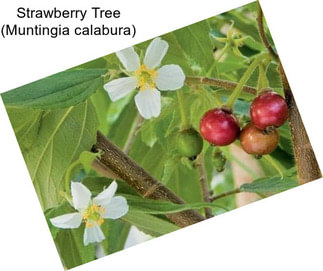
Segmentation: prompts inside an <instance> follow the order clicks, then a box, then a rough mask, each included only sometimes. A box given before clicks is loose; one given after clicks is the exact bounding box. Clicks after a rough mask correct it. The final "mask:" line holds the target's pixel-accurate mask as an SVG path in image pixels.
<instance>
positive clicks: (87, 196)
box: [71, 182, 91, 210]
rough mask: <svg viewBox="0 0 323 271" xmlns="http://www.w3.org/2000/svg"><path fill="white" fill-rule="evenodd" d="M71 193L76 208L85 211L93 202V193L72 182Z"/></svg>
mask: <svg viewBox="0 0 323 271" xmlns="http://www.w3.org/2000/svg"><path fill="white" fill-rule="evenodd" d="M71 190H72V191H71V192H72V198H73V205H74V208H75V209H77V210H84V209H86V208H87V207H88V206H89V203H90V200H91V192H90V190H89V189H87V188H86V186H85V185H83V184H81V183H77V182H72V184H71Z"/></svg>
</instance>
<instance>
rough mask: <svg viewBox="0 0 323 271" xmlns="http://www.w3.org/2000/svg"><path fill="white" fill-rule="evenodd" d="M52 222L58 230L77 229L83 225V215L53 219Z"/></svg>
mask: <svg viewBox="0 0 323 271" xmlns="http://www.w3.org/2000/svg"><path fill="white" fill-rule="evenodd" d="M50 222H51V223H52V224H53V225H54V226H55V227H57V228H61V229H75V228H78V227H79V226H80V225H81V222H82V215H81V214H80V213H71V214H66V215H61V216H57V217H54V218H51V219H50Z"/></svg>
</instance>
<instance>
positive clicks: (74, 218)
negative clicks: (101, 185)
mask: <svg viewBox="0 0 323 271" xmlns="http://www.w3.org/2000/svg"><path fill="white" fill-rule="evenodd" d="M117 187H118V185H117V183H116V182H115V181H114V182H112V183H111V184H110V185H109V187H108V188H107V189H105V190H104V191H103V192H101V193H100V194H99V195H97V196H96V197H95V198H93V199H91V192H90V190H88V189H87V188H86V187H85V186H84V185H83V184H81V183H77V182H72V184H71V192H72V199H73V207H74V208H75V209H76V210H77V211H78V212H75V213H70V214H65V215H61V216H57V217H55V218H52V219H50V222H51V223H52V224H53V225H54V226H55V227H57V228H61V229H75V228H78V227H80V225H81V223H82V221H83V222H84V223H85V231H84V238H83V243H84V245H85V246H87V245H88V244H89V243H100V242H102V241H103V240H104V239H105V236H104V234H103V232H102V230H101V228H100V226H101V225H102V223H103V222H104V219H105V218H111V219H117V218H120V217H122V216H124V215H125V214H126V213H127V212H128V209H129V207H128V204H127V201H126V199H125V198H124V197H121V196H117V197H114V194H115V192H116V191H117Z"/></svg>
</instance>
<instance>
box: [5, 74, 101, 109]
mask: <svg viewBox="0 0 323 271" xmlns="http://www.w3.org/2000/svg"><path fill="white" fill-rule="evenodd" d="M104 73H106V70H105V69H89V70H68V71H64V72H60V73H57V74H54V75H52V76H49V77H46V78H44V79H41V80H38V81H35V82H33V83H30V84H27V85H24V86H22V87H18V88H15V89H13V90H11V91H8V92H6V93H3V94H2V98H3V101H4V103H5V105H6V106H7V107H8V106H12V107H27V108H35V109H59V108H66V107H69V106H73V105H77V104H79V103H81V102H83V101H85V100H86V99H87V98H88V97H89V96H91V95H92V94H93V93H94V92H95V91H96V90H97V89H98V87H99V86H101V85H102V84H103V77H102V76H103V74H104Z"/></svg>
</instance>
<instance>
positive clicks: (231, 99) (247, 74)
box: [227, 54, 268, 108]
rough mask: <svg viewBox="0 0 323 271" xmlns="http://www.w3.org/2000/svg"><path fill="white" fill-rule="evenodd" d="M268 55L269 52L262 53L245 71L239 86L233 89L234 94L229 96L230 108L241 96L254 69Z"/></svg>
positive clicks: (228, 104)
mask: <svg viewBox="0 0 323 271" xmlns="http://www.w3.org/2000/svg"><path fill="white" fill-rule="evenodd" d="M267 57H268V54H260V55H258V56H257V57H256V58H255V59H254V61H253V62H252V63H251V64H250V66H249V67H248V69H247V70H246V71H245V73H244V74H243V75H242V77H241V79H240V81H239V83H238V84H237V86H236V87H235V89H234V90H233V92H232V94H231V95H230V97H229V99H228V101H227V106H228V107H229V108H232V107H233V105H234V102H235V101H236V99H238V98H239V96H240V93H241V91H242V89H243V86H244V85H245V84H246V83H247V81H248V79H249V78H250V76H251V75H252V73H253V72H254V70H255V69H256V68H257V66H258V65H259V64H260V63H261V61H263V60H264V59H265V58H267Z"/></svg>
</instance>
